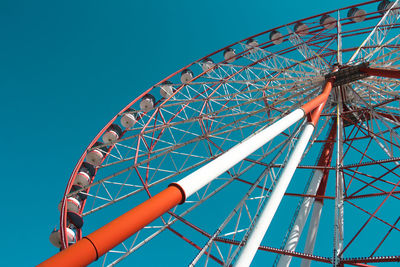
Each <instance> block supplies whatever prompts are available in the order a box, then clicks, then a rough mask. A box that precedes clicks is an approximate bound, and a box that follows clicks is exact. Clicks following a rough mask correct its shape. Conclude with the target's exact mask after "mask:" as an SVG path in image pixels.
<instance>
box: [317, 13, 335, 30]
mask: <svg viewBox="0 0 400 267" xmlns="http://www.w3.org/2000/svg"><path fill="white" fill-rule="evenodd" d="M319 23H320V24H321V25H322V26H323V27H324V28H325V29H327V30H332V29H333V28H335V27H336V19H335V18H334V17H331V16H329V15H328V14H325V15H323V16H322V17H321V19H320V20H319Z"/></svg>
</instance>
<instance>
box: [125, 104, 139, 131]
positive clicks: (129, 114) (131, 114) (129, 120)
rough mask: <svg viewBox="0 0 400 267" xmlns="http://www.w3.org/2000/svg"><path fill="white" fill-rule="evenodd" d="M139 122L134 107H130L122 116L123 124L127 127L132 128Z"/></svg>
mask: <svg viewBox="0 0 400 267" xmlns="http://www.w3.org/2000/svg"><path fill="white" fill-rule="evenodd" d="M136 122H137V112H136V111H135V110H133V109H130V108H129V109H128V110H127V111H126V112H125V113H124V114H123V115H122V117H121V124H122V126H123V127H125V128H128V129H129V128H131V127H133V125H135V123H136Z"/></svg>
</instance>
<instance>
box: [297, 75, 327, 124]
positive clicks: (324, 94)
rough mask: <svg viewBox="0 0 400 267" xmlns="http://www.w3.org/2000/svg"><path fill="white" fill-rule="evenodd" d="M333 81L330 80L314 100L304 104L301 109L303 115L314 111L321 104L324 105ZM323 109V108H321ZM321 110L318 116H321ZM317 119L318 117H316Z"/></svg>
mask: <svg viewBox="0 0 400 267" xmlns="http://www.w3.org/2000/svg"><path fill="white" fill-rule="evenodd" d="M334 81H335V78H333V77H332V78H330V79H329V80H328V81H327V82H326V84H325V87H324V90H323V91H322V93H321V94H320V95H319V96H317V97H316V98H314V99H312V100H311V101H310V102H307V103H305V104H304V105H303V106H302V107H301V108H302V109H303V110H304V113H305V114H308V113H310V112H311V111H313V110H314V109H316V108H318V109H319V107H318V106H319V105H320V104H322V103H325V102H326V100H327V99H328V96H329V94H330V93H331V90H332V87H333V82H334ZM322 108H323V106H322ZM321 111H322V109H321V110H320V111H319V114H321ZM318 117H319V115H318Z"/></svg>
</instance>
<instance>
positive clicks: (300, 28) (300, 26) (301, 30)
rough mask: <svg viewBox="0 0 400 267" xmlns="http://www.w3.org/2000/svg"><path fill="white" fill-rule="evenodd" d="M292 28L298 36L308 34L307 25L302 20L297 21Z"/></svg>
mask: <svg viewBox="0 0 400 267" xmlns="http://www.w3.org/2000/svg"><path fill="white" fill-rule="evenodd" d="M293 29H294V32H295V33H297V34H298V35H299V36H305V35H307V34H308V26H307V25H306V24H304V23H302V22H297V23H296V25H294V28H293Z"/></svg>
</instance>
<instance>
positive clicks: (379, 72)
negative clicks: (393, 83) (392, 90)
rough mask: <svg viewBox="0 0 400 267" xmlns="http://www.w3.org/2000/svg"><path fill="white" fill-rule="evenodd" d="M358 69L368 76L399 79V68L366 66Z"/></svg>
mask: <svg viewBox="0 0 400 267" xmlns="http://www.w3.org/2000/svg"><path fill="white" fill-rule="evenodd" d="M360 71H361V72H364V73H366V74H368V75H370V76H378V77H386V78H394V79H400V70H394V69H380V68H370V67H367V68H360Z"/></svg>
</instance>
